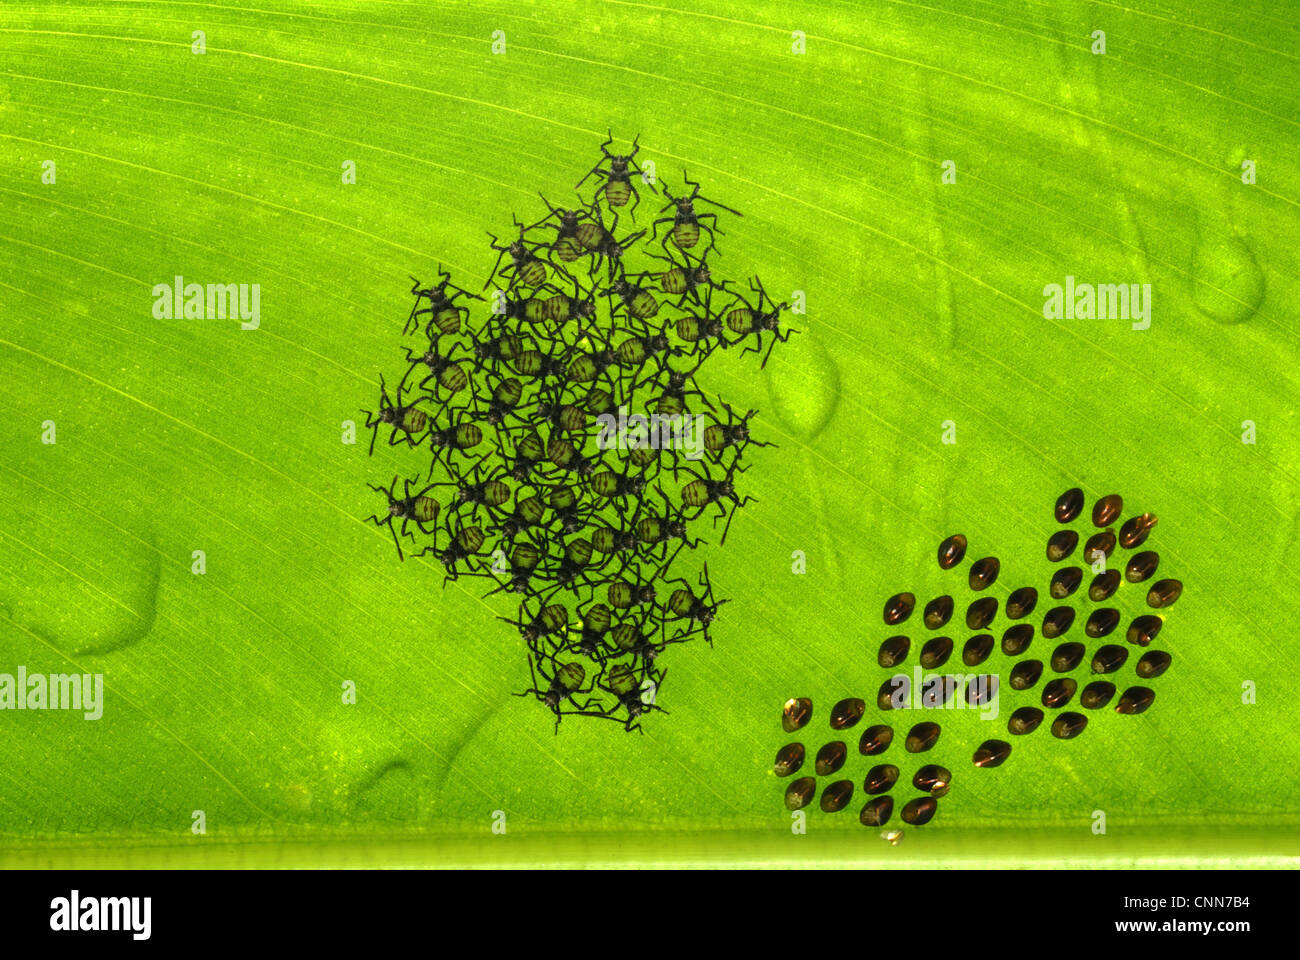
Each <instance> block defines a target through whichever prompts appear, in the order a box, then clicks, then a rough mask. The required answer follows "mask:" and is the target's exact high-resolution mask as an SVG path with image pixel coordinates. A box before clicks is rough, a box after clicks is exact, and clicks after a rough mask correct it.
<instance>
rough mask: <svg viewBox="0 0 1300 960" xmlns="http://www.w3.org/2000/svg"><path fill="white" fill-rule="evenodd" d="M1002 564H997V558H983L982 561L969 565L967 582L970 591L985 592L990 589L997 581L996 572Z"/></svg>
mask: <svg viewBox="0 0 1300 960" xmlns="http://www.w3.org/2000/svg"><path fill="white" fill-rule="evenodd" d="M1001 568H1002V564H1000V563H999V562H998V558H997V557H985V558H984V559H982V560H976V561H975V562H974V563H973V564H971V568H970V574H969V576H968V577H967V582H968V583H969V584H970V588H971V589H972V590H985V589H987V588H988V587H991V586H992V585H993V584H994V583H995V582H996V581H997V579H998V571H999V570H1000V569H1001Z"/></svg>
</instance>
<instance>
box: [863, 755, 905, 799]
mask: <svg viewBox="0 0 1300 960" xmlns="http://www.w3.org/2000/svg"><path fill="white" fill-rule="evenodd" d="M897 782H898V767H896V766H894V765H893V764H892V763H880V764H877V765H876V766H874V767H872V768H871V769H870V770H868V771H867V776H866V779H865V780H863V781H862V789H863V790H865V791H866V792H867V793H870V794H877V793H886V792H888V791H889V790H890V789H892V788H893V786H894V784H896V783H897Z"/></svg>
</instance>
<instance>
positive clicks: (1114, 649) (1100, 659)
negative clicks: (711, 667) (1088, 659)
mask: <svg viewBox="0 0 1300 960" xmlns="http://www.w3.org/2000/svg"><path fill="white" fill-rule="evenodd" d="M1127 660H1128V651H1127V650H1125V649H1124V648H1123V647H1121V646H1120V645H1119V644H1116V643H1108V644H1106V645H1105V646H1102V647H1098V648H1097V652H1096V653H1094V654H1093V655H1092V672H1093V673H1114V672H1115V671H1116V670H1118V669H1119V668H1120V667H1122V666H1124V663H1125V662H1126V661H1127Z"/></svg>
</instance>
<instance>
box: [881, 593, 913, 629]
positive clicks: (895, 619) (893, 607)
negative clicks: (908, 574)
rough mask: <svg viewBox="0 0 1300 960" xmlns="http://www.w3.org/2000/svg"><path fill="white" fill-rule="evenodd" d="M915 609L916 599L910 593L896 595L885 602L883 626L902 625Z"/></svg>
mask: <svg viewBox="0 0 1300 960" xmlns="http://www.w3.org/2000/svg"><path fill="white" fill-rule="evenodd" d="M915 607H916V597H914V596H912V594H910V593H896V594H894V595H893V596H892V597H890V598H889V599H888V600H886V601H885V612H884V618H885V625H886V626H890V627H892V626H894V625H895V624H898V623H902V622H903V621H904V620H906V619H907V618H908V617H910V616H911V615H912V610H913V609H915Z"/></svg>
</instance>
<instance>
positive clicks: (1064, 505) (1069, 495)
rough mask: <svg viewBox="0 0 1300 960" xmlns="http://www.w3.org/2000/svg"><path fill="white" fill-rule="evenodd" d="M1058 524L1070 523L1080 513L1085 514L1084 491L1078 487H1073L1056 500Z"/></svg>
mask: <svg viewBox="0 0 1300 960" xmlns="http://www.w3.org/2000/svg"><path fill="white" fill-rule="evenodd" d="M1054 512H1055V514H1056V522H1057V523H1069V522H1070V521H1071V520H1073V519H1074V518H1075V517H1077V516H1078V515H1079V514H1080V513H1082V512H1083V491H1082V490H1080V489H1079V488H1078V487H1071V488H1070V489H1069V490H1066V491H1065V493H1063V494H1061V495H1060V496H1059V497H1057V498H1056V510H1055V511H1054Z"/></svg>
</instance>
